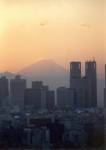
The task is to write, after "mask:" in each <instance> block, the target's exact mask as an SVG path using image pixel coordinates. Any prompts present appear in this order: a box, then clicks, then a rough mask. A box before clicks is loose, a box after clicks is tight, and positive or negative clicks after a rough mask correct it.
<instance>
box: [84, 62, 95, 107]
mask: <svg viewBox="0 0 106 150" xmlns="http://www.w3.org/2000/svg"><path fill="white" fill-rule="evenodd" d="M85 75H86V82H87V93H88V94H87V98H88V99H87V106H88V107H96V106H97V72H96V62H95V61H88V62H86V63H85Z"/></svg>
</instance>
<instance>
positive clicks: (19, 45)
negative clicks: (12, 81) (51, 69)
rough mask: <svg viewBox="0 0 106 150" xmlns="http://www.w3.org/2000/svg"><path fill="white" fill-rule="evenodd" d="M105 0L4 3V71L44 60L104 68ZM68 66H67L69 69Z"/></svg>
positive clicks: (0, 58)
mask: <svg viewBox="0 0 106 150" xmlns="http://www.w3.org/2000/svg"><path fill="white" fill-rule="evenodd" d="M104 1H105V0H0V71H5V70H9V71H18V70H20V69H21V68H23V67H24V66H27V65H29V64H31V63H33V62H35V61H36V60H38V59H40V58H42V59H43V58H44V59H45V58H46V59H48V58H49V59H54V60H55V61H56V62H57V63H59V64H61V65H63V66H66V65H68V62H69V61H71V60H82V61H85V60H88V59H92V58H95V59H96V60H97V61H98V64H99V66H100V67H101V66H102V65H103V59H104V58H103V57H104V30H105V23H104V20H105V13H104V10H105V9H104V7H105V6H104ZM66 67H67V66H66Z"/></svg>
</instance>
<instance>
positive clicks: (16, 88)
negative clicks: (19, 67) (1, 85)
mask: <svg viewBox="0 0 106 150" xmlns="http://www.w3.org/2000/svg"><path fill="white" fill-rule="evenodd" d="M25 89H26V80H25V79H22V78H21V76H19V75H17V76H16V77H15V78H14V79H11V80H10V96H11V100H12V105H19V106H23V104H24V92H25Z"/></svg>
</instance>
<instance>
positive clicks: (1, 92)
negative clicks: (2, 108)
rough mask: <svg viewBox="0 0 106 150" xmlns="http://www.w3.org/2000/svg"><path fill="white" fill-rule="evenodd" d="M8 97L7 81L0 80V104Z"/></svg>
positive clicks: (5, 79)
mask: <svg viewBox="0 0 106 150" xmlns="http://www.w3.org/2000/svg"><path fill="white" fill-rule="evenodd" d="M8 96H9V81H8V79H7V78H6V77H4V76H3V77H1V78H0V104H1V105H2V103H3V101H4V100H5V99H6V98H7V97H8Z"/></svg>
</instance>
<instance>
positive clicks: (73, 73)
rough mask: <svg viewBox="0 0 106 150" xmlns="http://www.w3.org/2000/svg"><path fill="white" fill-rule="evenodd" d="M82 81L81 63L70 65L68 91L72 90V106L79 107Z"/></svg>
mask: <svg viewBox="0 0 106 150" xmlns="http://www.w3.org/2000/svg"><path fill="white" fill-rule="evenodd" d="M81 88H82V79H81V62H71V63H70V89H73V90H74V92H75V94H74V106H75V107H81V105H82V104H81V101H82V92H81Z"/></svg>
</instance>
